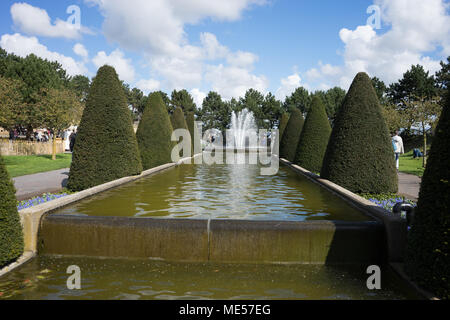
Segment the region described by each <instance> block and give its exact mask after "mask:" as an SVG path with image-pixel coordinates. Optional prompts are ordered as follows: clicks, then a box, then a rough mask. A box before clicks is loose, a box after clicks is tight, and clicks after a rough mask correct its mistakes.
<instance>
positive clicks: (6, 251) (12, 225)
mask: <svg viewBox="0 0 450 320" xmlns="http://www.w3.org/2000/svg"><path fill="white" fill-rule="evenodd" d="M23 250H24V242H23V234H22V225H21V224H20V217H19V213H18V212H17V200H16V190H15V188H14V185H13V183H12V181H11V179H10V177H9V174H8V172H7V171H6V167H5V163H4V161H3V158H2V156H1V155H0V269H1V268H2V267H4V266H6V265H8V264H10V263H12V262H14V261H15V260H17V258H19V257H20V256H21V255H22V253H23Z"/></svg>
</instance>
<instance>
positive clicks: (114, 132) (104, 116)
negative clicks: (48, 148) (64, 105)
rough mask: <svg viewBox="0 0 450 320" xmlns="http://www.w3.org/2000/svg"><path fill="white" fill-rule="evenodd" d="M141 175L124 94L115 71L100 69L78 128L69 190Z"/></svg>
mask: <svg viewBox="0 0 450 320" xmlns="http://www.w3.org/2000/svg"><path fill="white" fill-rule="evenodd" d="M141 172H142V164H141V159H140V154H139V149H138V144H137V141H136V136H135V134H134V129H133V123H132V119H131V113H130V110H129V109H128V107H127V98H126V96H125V91H124V90H123V86H122V84H121V82H120V81H119V78H118V76H117V73H116V71H115V70H114V68H113V67H110V66H103V67H101V68H100V69H99V70H98V73H97V76H96V77H95V79H94V81H93V82H92V87H91V90H90V92H89V96H88V99H87V102H86V108H85V109H84V112H83V117H82V119H81V123H80V126H79V128H78V135H77V143H76V144H75V149H74V153H73V156H72V166H71V169H70V176H69V182H68V188H69V189H70V190H72V191H80V190H84V189H88V188H91V187H94V186H97V185H100V184H103V183H106V182H109V181H113V180H117V179H120V178H123V177H126V176H132V175H138V174H140V173H141Z"/></svg>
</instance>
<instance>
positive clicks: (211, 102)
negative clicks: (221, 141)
mask: <svg viewBox="0 0 450 320" xmlns="http://www.w3.org/2000/svg"><path fill="white" fill-rule="evenodd" d="M231 112H232V110H231V105H230V104H227V103H224V102H223V101H222V97H221V96H220V94H218V93H217V92H214V91H211V92H209V93H208V96H207V97H206V98H205V99H204V100H203V107H202V109H201V111H199V114H200V120H201V121H202V122H203V129H204V130H205V131H206V130H209V129H218V130H220V131H222V132H225V131H226V130H227V129H229V126H230V122H231Z"/></svg>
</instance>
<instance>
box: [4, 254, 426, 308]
mask: <svg viewBox="0 0 450 320" xmlns="http://www.w3.org/2000/svg"><path fill="white" fill-rule="evenodd" d="M71 265H77V266H79V267H80V268H81V279H82V280H81V285H82V289H81V290H79V291H78V290H75V291H71V290H68V289H67V287H66V281H67V278H68V277H69V275H68V274H66V270H67V268H68V267H69V266H71ZM366 269H367V266H339V267H337V266H336V267H333V266H315V265H263V264H254V265H248V264H247V265H244V264H211V263H205V264H197V263H195V264H187V263H167V262H161V261H149V260H128V259H127V260H121V259H117V260H110V259H107V260H106V259H94V258H92V259H91V258H89V259H88V258H66V257H63V258H62V257H50V256H41V257H38V258H36V259H34V260H32V261H30V262H29V263H27V264H26V265H24V266H22V267H21V268H19V269H18V270H15V271H14V272H12V273H10V274H8V275H7V276H5V277H3V278H0V299H13V300H24V299H33V300H59V299H63V300H127V299H132V300H140V299H142V300H146V299H151V300H172V299H183V300H190V299H214V300H216V299H225V300H226V299H232V300H275V299H277V300H278V299H285V300H366V299H368V300H399V299H400V300H401V299H418V298H419V297H417V296H415V295H414V293H412V291H411V290H410V288H408V287H406V285H405V284H404V283H403V282H402V281H401V280H400V279H399V278H398V277H397V276H396V275H395V274H394V273H393V272H392V271H390V269H389V267H385V268H382V288H383V289H382V290H375V291H370V290H368V289H367V287H366V280H367V277H368V275H366V273H365V271H366Z"/></svg>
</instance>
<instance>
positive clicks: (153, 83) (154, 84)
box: [136, 79, 161, 95]
mask: <svg viewBox="0 0 450 320" xmlns="http://www.w3.org/2000/svg"><path fill="white" fill-rule="evenodd" d="M136 87H137V88H138V89H141V90H142V91H143V92H144V94H146V95H147V94H149V93H150V92H154V91H158V90H159V89H160V87H161V83H160V82H159V81H158V80H155V79H148V80H140V81H138V82H137V83H136Z"/></svg>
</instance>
